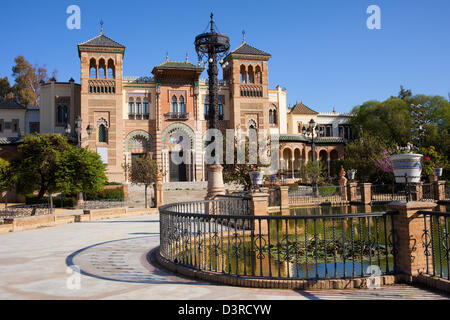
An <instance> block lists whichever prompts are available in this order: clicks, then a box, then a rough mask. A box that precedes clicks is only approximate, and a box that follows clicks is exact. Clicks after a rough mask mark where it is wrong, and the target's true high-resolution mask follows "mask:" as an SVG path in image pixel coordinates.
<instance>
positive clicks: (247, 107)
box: [223, 38, 270, 130]
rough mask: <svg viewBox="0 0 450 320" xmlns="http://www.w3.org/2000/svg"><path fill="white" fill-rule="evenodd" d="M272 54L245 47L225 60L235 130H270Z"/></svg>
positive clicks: (244, 44) (244, 45)
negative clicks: (269, 73)
mask: <svg viewBox="0 0 450 320" xmlns="http://www.w3.org/2000/svg"><path fill="white" fill-rule="evenodd" d="M269 59H270V54H268V53H266V52H264V51H261V50H259V49H256V48H254V47H252V46H250V45H248V44H247V43H246V41H245V38H244V40H243V42H242V44H241V45H240V46H239V47H238V48H237V49H235V50H234V51H232V52H231V53H230V54H229V55H228V56H227V57H226V58H225V60H224V65H223V66H224V70H223V77H224V80H227V81H228V82H229V83H230V88H231V95H232V97H231V100H230V101H231V106H230V107H231V108H230V113H231V124H232V126H233V127H234V128H236V129H238V128H240V129H243V130H248V129H249V128H250V127H254V128H255V129H269V92H268V91H269V88H268V86H269V79H268V61H269Z"/></svg>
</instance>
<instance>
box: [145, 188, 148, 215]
mask: <svg viewBox="0 0 450 320" xmlns="http://www.w3.org/2000/svg"><path fill="white" fill-rule="evenodd" d="M147 188H148V185H145V209H148V198H147Z"/></svg>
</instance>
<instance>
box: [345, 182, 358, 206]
mask: <svg viewBox="0 0 450 320" xmlns="http://www.w3.org/2000/svg"><path fill="white" fill-rule="evenodd" d="M357 187H358V183H357V182H349V183H348V184H347V191H348V197H347V200H348V201H350V202H357V199H356V188H357Z"/></svg>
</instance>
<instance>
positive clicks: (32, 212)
mask: <svg viewBox="0 0 450 320" xmlns="http://www.w3.org/2000/svg"><path fill="white" fill-rule="evenodd" d="M45 191H46V190H45V188H43V187H42V188H41V190H39V194H38V198H37V201H36V202H37V203H39V202H41V200H42V199H43V198H44V195H45ZM35 215H36V206H34V208H33V210H32V211H31V216H32V217H33V216H35Z"/></svg>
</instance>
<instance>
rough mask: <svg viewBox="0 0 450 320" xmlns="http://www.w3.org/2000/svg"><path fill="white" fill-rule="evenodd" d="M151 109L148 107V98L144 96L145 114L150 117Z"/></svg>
mask: <svg viewBox="0 0 450 320" xmlns="http://www.w3.org/2000/svg"><path fill="white" fill-rule="evenodd" d="M149 113H150V110H149V108H148V98H144V116H145V117H146V118H147V119H148V115H149Z"/></svg>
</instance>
